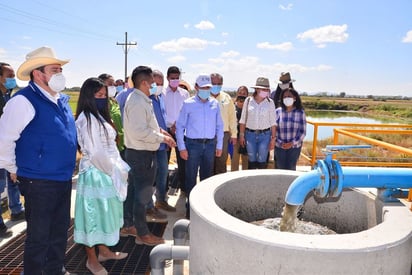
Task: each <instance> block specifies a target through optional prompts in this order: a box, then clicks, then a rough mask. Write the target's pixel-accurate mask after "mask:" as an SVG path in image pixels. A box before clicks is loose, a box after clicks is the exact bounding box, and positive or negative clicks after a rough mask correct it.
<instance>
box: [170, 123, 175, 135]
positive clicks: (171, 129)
mask: <svg viewBox="0 0 412 275" xmlns="http://www.w3.org/2000/svg"><path fill="white" fill-rule="evenodd" d="M170 133H172V135H176V122H175V123H174V124H173V125H172V126H170Z"/></svg>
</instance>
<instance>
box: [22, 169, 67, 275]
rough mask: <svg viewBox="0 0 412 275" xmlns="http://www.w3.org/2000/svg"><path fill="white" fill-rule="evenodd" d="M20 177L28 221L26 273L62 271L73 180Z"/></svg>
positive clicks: (25, 248) (55, 272) (25, 257)
mask: <svg viewBox="0 0 412 275" xmlns="http://www.w3.org/2000/svg"><path fill="white" fill-rule="evenodd" d="M18 180H19V182H20V183H19V188H20V192H21V194H22V195H23V196H24V203H25V207H26V210H25V214H26V220H27V235H26V236H27V237H26V241H25V245H24V256H23V259H24V274H61V272H62V268H63V264H64V257H65V254H66V246H67V231H68V229H69V225H70V203H71V200H70V197H71V191H72V181H71V179H70V180H68V181H53V180H34V179H27V178H22V177H19V178H18Z"/></svg>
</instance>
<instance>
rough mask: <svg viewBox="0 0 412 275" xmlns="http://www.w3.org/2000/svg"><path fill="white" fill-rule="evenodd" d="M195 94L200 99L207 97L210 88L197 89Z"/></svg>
mask: <svg viewBox="0 0 412 275" xmlns="http://www.w3.org/2000/svg"><path fill="white" fill-rule="evenodd" d="M197 95H198V96H199V97H200V98H201V99H208V98H209V96H210V90H202V89H199V91H198V92H197Z"/></svg>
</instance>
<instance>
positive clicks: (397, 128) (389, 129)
mask: <svg viewBox="0 0 412 275" xmlns="http://www.w3.org/2000/svg"><path fill="white" fill-rule="evenodd" d="M307 123H309V124H312V125H313V128H314V129H313V142H312V156H307V155H306V154H304V153H302V154H301V156H302V157H303V158H304V159H306V160H308V161H309V162H310V164H311V166H312V167H314V165H315V163H316V160H317V141H318V128H319V127H322V126H332V127H345V128H334V129H333V144H334V145H338V144H339V135H342V136H348V137H351V138H354V139H357V140H359V141H363V142H365V143H367V144H370V145H376V146H379V147H382V148H385V149H387V150H391V151H395V152H398V153H402V154H405V155H407V156H412V150H411V149H409V148H405V147H402V146H398V145H395V144H391V143H388V142H384V141H381V140H377V139H373V138H369V137H365V136H362V135H359V133H377V134H404V135H405V134H412V130H406V129H412V125H408V124H370V123H359V124H354V123H336V122H316V121H311V120H307ZM367 127H373V129H366V128H367ZM339 163H340V164H341V165H342V166H379V167H394V166H396V167H412V162H388V161H387V162H378V161H374V162H372V161H363V162H359V161H357V162H353V161H352V162H350V161H339ZM407 200H408V201H409V202H410V201H412V189H409V193H408V198H407ZM410 210H411V211H412V205H411V209H410Z"/></svg>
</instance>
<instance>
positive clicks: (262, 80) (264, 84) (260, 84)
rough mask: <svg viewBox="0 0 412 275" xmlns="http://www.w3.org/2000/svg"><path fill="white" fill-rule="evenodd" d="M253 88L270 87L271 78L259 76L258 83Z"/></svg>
mask: <svg viewBox="0 0 412 275" xmlns="http://www.w3.org/2000/svg"><path fill="white" fill-rule="evenodd" d="M251 88H255V89H256V88H257V89H270V84H269V79H267V78H266V77H258V79H256V85H255V86H251Z"/></svg>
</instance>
